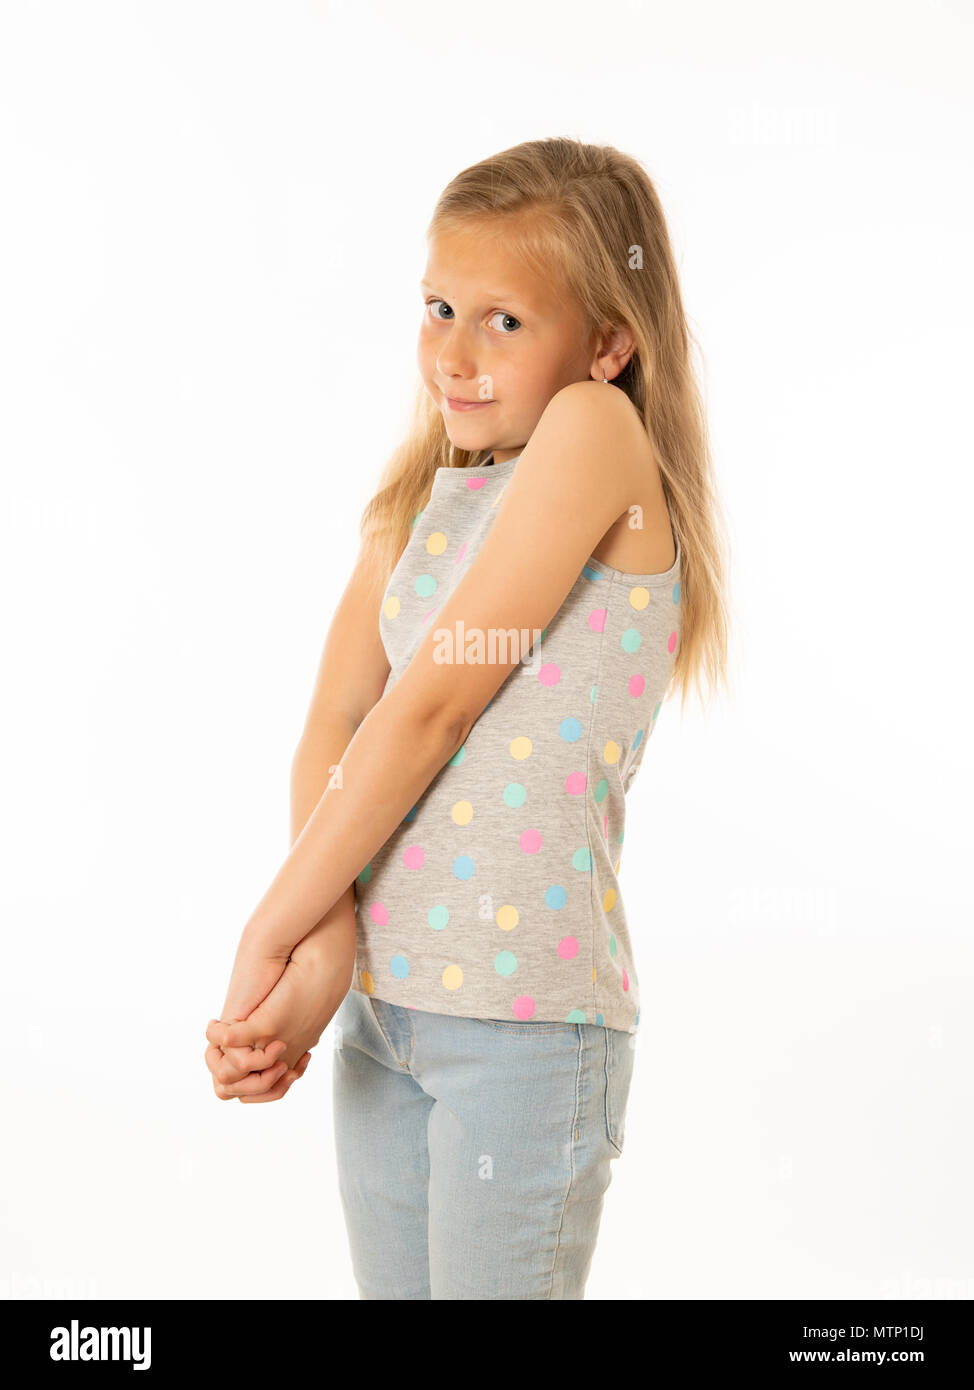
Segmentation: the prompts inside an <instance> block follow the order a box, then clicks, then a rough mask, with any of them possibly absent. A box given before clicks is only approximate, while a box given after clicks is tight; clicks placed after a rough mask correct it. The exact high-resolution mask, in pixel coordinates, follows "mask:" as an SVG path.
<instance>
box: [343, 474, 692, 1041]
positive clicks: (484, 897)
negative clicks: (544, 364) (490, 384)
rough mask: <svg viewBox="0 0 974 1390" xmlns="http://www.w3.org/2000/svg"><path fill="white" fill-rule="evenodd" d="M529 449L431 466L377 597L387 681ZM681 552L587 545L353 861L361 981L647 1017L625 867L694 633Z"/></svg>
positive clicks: (542, 1012) (508, 1010)
mask: <svg viewBox="0 0 974 1390" xmlns="http://www.w3.org/2000/svg"><path fill="white" fill-rule="evenodd" d="M520 457H521V455H518V456H517V458H513V459H509V460H508V461H507V462H506V463H486V464H481V465H480V466H479V467H474V468H440V469H438V470H437V472H436V476H435V479H434V482H433V487H432V491H431V494H430V497H429V500H428V502H427V504H426V507H425V508H424V509H423V511H421V512H420V513H419V514H418V516H417V518H416V520H415V521H414V523H413V528H412V533H411V535H410V538H409V542H408V544H407V545H406V548H405V550H404V551H403V553H402V555H401V556H400V558H399V562H398V564H397V565H396V568H395V569H394V570H393V572H392V575H391V576H390V578H389V583H388V585H387V587H386V590H385V594H384V596H383V602H382V607H381V612H380V617H379V630H380V633H381V636H382V642H383V645H384V647H385V650H386V654H387V656H388V659H389V665H390V670H389V676H388V679H387V681H386V685H385V690H388V689H390V687H391V686H392V685H393V684H394V683H395V682H396V680H398V678H399V676H400V675H401V674H402V672H403V671H404V670H405V669H406V667H407V666H408V665H409V662H410V660H411V659H412V657H413V655H414V654H415V652H416V651H417V649H418V648H419V646H420V644H421V642H422V641H423V638H424V637H425V636H426V634H427V633H428V632H429V631H430V629H431V628H432V627H435V623H436V618H437V615H438V613H439V612H440V610H441V609H442V607H443V606H444V604H445V603H446V601H447V600H448V598H449V597H450V595H451V593H452V592H453V590H454V589H455V588H456V586H457V584H458V583H459V581H460V579H461V577H462V576H463V574H464V573H465V571H466V570H467V568H468V567H469V565H470V564H471V563H472V561H473V560H474V558H475V557H476V555H477V553H478V551H479V549H480V547H481V545H482V544H483V541H484V538H485V536H486V535H487V533H488V532H489V530H490V528H491V525H492V524H493V521H494V518H495V517H496V515H497V508H498V505H499V503H500V499H501V495H502V493H503V491H504V488H505V486H506V485H507V482H508V480H509V479H510V477H511V474H512V473H513V471H514V469H515V467H516V465H517V462H518V459H519V458H520ZM680 561H681V555H680V545H679V539H678V538H677V541H676V559H675V560H674V562H673V564H672V566H671V567H670V569H668V570H666V571H664V572H663V573H661V574H629V573H623V572H622V571H620V570H617V569H613V568H612V567H611V566H610V565H605V564H602V563H601V562H600V561H598V560H596V559H594V558H593V557H591V556H590V557H589V559H588V560H587V561H586V563H585V565H584V566H583V568H582V570H581V573H580V574H579V576H578V579H577V580H576V581H575V584H574V585H573V586H572V589H571V590H570V592H569V593H568V595H567V596H566V598H565V601H564V602H563V604H562V606H561V608H560V609H559V610H558V612H557V613H556V614H555V616H554V617H553V618H552V620H551V622H550V623H549V624H548V627H547V628H546V629H545V630H544V632H543V633H542V635H541V637H540V638H539V639H538V641H537V642H535V643H534V646H533V647H532V648H531V650H530V651H529V652H528V651H526V649H525V648H522V659H521V661H520V662H519V663H518V665H516V666H515V667H514V668H513V669H512V670H511V672H510V674H509V675H508V676H507V677H506V679H505V680H504V682H503V684H502V685H501V686H500V688H499V689H498V690H497V691H496V692H495V694H494V696H493V698H492V700H491V701H490V703H489V704H488V705H487V707H486V708H485V709H484V710H483V712H482V713H481V715H480V717H479V718H478V719H477V721H476V723H475V724H474V725H473V728H472V729H471V730H470V733H469V734H468V735H467V738H466V741H465V742H464V744H463V746H462V747H461V748H459V749H458V750H457V752H456V753H455V754H454V755H453V757H452V758H450V759H449V761H448V762H447V763H445V764H444V766H443V767H442V768H441V770H440V771H439V772H438V773H437V774H436V776H435V777H434V778H433V780H432V782H431V783H430V784H429V786H428V787H427V789H426V791H425V792H424V793H423V795H422V796H421V797H420V798H419V801H418V802H417V803H416V805H415V806H414V807H413V808H412V809H411V810H410V811H409V813H408V814H407V815H406V816H405V817H404V819H403V820H402V822H401V823H400V825H399V826H398V827H397V828H396V829H395V830H394V831H393V832H392V834H391V835H390V836H389V837H388V839H387V840H386V841H385V843H384V844H383V845H382V847H381V849H379V850H378V851H377V853H376V854H375V855H374V856H373V858H372V859H371V860H370V862H369V863H368V864H367V865H366V866H365V868H364V869H363V870H362V872H361V873H360V874H359V875H358V877H357V878H356V880H355V895H356V907H355V910H356V914H357V917H356V921H357V932H356V938H357V939H356V960H355V973H354V976H353V981H352V988H353V989H356V990H358V991H359V992H361V993H363V994H367V995H370V996H372V997H373V998H376V999H384V1000H387V1001H388V1002H389V1003H392V1004H398V1005H402V1006H405V1007H406V1008H414V1009H423V1010H428V1011H429V1012H431V1013H441V1014H459V1015H464V1016H466V1017H470V1018H491V1019H504V1020H506V1021H511V1022H516V1021H518V1020H520V1021H522V1022H529V1021H535V1022H543V1021H548V1022H553V1021H560V1022H566V1023H595V1024H598V1025H599V1026H602V1027H606V1028H618V1029H621V1030H623V1031H625V1032H628V1033H635V1032H636V1031H637V1028H638V1024H639V984H638V977H637V975H636V969H635V963H634V960H633V948H632V941H631V939H630V934H629V927H628V923H627V921H626V913H625V908H624V906H623V901H622V894H621V892H620V888H619V881H618V873H619V865H620V858H621V853H622V841H623V835H624V832H625V813H626V792H627V791H628V789H629V787H630V786H631V784H632V781H633V779H634V777H635V776H636V773H637V771H638V769H639V766H640V764H641V762H642V758H643V753H644V751H645V748H646V743H647V741H648V740H649V737H650V735H651V734H652V732H653V729H654V728H655V725H656V720H657V717H658V715H659V711H660V705H661V703H662V699H663V695H664V693H665V691H666V688H667V685H668V683H669V678H670V675H671V674H672V670H673V666H674V663H675V660H676V650H677V645H678V643H679V640H680V634H681V630H682V605H681V603H680ZM533 635H534V634H533V633H531V634H528V641H530V638H531V637H533ZM508 659H510V657H509V658H508ZM385 690H384V691H383V694H385Z"/></svg>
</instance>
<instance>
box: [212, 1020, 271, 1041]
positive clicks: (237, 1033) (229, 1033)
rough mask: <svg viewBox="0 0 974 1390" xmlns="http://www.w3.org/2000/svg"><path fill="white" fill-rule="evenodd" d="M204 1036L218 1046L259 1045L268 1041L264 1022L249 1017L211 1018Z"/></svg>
mask: <svg viewBox="0 0 974 1390" xmlns="http://www.w3.org/2000/svg"><path fill="white" fill-rule="evenodd" d="M206 1037H207V1041H209V1042H212V1043H216V1044H217V1046H218V1047H255V1046H258V1047H259V1046H263V1044H264V1043H266V1042H269V1041H270V1039H269V1038H268V1036H267V1025H266V1023H261V1022H260V1021H259V1020H258V1019H251V1018H227V1019H219V1018H211V1019H210V1021H209V1023H208V1024H207V1028H206Z"/></svg>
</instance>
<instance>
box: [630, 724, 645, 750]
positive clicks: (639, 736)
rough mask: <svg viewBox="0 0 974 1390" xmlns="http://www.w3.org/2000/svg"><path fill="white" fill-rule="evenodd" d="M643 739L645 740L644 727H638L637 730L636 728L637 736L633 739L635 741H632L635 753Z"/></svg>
mask: <svg viewBox="0 0 974 1390" xmlns="http://www.w3.org/2000/svg"><path fill="white" fill-rule="evenodd" d="M642 741H643V730H642V729H637V730H636V737H635V738H634V739H633V741H632V751H633V752H634V753H635V751H636V749H637V748H638V747H639V745H640V744H641V743H642Z"/></svg>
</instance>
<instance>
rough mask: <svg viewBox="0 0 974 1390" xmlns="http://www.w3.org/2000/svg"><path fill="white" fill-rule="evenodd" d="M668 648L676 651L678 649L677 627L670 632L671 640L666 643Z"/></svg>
mask: <svg viewBox="0 0 974 1390" xmlns="http://www.w3.org/2000/svg"><path fill="white" fill-rule="evenodd" d="M666 650H667V651H668V652H675V651H676V629H675V628H674V629H673V631H672V632H671V633H670V640H669V641H668V642H667V644H666Z"/></svg>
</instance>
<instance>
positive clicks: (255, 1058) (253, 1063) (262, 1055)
mask: <svg viewBox="0 0 974 1390" xmlns="http://www.w3.org/2000/svg"><path fill="white" fill-rule="evenodd" d="M286 1051H287V1043H285V1042H283V1041H282V1040H281V1039H279V1038H277V1039H275V1040H274V1042H272V1043H268V1044H267V1046H266V1047H256V1048H250V1047H221V1048H220V1052H221V1053H222V1054H223V1056H224V1057H226V1059H227V1061H228V1062H229V1063H230V1065H231V1066H232V1067H234V1068H235V1069H236V1071H237V1072H238V1073H239V1074H240V1075H241V1076H246V1075H247V1073H248V1072H251V1071H266V1070H267V1068H268V1067H272V1066H273V1065H274V1063H275V1062H280V1061H282V1060H283V1057H284V1054H285V1052H286ZM231 1080H232V1078H231Z"/></svg>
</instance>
